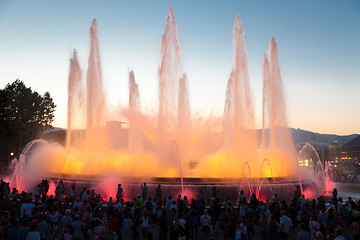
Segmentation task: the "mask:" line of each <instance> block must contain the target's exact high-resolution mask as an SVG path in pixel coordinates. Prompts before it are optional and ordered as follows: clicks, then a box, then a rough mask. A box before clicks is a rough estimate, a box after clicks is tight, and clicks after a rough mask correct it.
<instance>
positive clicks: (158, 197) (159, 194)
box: [155, 184, 162, 201]
mask: <svg viewBox="0 0 360 240" xmlns="http://www.w3.org/2000/svg"><path fill="white" fill-rule="evenodd" d="M161 198H162V190H161V184H159V185H158V186H157V189H156V192H155V201H160V200H161Z"/></svg>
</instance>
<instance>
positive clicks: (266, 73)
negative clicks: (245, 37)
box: [261, 53, 270, 148]
mask: <svg viewBox="0 0 360 240" xmlns="http://www.w3.org/2000/svg"><path fill="white" fill-rule="evenodd" d="M263 78H264V82H263V99H262V100H263V102H262V130H261V147H262V148H266V146H265V145H266V139H265V137H266V134H265V122H266V110H267V108H266V104H267V102H268V97H269V96H268V92H267V90H268V86H269V82H270V70H269V61H268V59H267V56H266V54H265V53H264V62H263Z"/></svg>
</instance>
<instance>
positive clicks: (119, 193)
mask: <svg viewBox="0 0 360 240" xmlns="http://www.w3.org/2000/svg"><path fill="white" fill-rule="evenodd" d="M123 198H124V189H123V188H122V187H121V184H118V188H117V193H116V203H119V202H120V201H121V200H122V199H123Z"/></svg>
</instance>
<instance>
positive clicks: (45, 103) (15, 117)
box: [0, 79, 56, 160]
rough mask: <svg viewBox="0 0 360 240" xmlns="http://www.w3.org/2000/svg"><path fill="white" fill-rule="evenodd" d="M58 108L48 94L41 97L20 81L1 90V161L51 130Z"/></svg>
mask: <svg viewBox="0 0 360 240" xmlns="http://www.w3.org/2000/svg"><path fill="white" fill-rule="evenodd" d="M55 107H56V105H55V104H54V102H53V99H52V98H51V96H50V94H49V92H45V93H44V95H42V96H41V95H40V94H38V93H37V92H35V91H32V90H31V88H28V87H26V86H25V84H24V83H23V82H22V81H20V80H19V79H17V80H16V81H15V82H13V83H11V84H10V83H9V84H7V85H6V87H5V88H4V89H0V159H2V160H4V159H8V158H9V156H10V153H11V152H14V153H15V154H17V153H19V152H20V151H21V149H22V148H23V147H24V146H25V145H26V144H27V143H28V142H30V141H31V140H33V139H34V138H36V137H37V135H38V134H39V133H40V132H41V131H44V130H46V129H49V128H52V125H51V123H52V122H53V120H54V111H55Z"/></svg>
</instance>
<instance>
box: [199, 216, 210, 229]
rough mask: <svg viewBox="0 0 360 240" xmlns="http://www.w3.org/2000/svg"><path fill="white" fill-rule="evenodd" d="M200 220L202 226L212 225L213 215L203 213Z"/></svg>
mask: <svg viewBox="0 0 360 240" xmlns="http://www.w3.org/2000/svg"><path fill="white" fill-rule="evenodd" d="M200 221H201V226H209V227H210V222H211V217H210V216H209V215H202V216H201V217H200Z"/></svg>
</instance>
